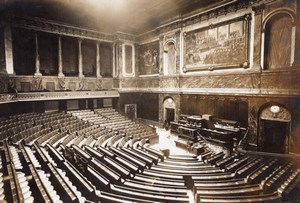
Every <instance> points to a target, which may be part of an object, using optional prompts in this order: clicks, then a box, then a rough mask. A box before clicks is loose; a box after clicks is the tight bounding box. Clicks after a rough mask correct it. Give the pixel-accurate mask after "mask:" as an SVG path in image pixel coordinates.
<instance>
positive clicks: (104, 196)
mask: <svg viewBox="0 0 300 203" xmlns="http://www.w3.org/2000/svg"><path fill="white" fill-rule="evenodd" d="M99 199H100V202H106V203H115V202H121V203H130V202H138V203H163V202H159V201H157V200H155V201H151V200H145V199H140V198H132V197H128V196H124V195H117V194H114V193H108V192H103V191H101V192H100V194H99Z"/></svg>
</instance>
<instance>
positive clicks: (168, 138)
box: [151, 127, 193, 155]
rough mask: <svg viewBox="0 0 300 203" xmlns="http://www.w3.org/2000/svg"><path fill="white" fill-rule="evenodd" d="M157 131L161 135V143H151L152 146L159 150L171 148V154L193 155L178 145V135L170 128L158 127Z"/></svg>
mask: <svg viewBox="0 0 300 203" xmlns="http://www.w3.org/2000/svg"><path fill="white" fill-rule="evenodd" d="M156 132H157V134H158V136H159V143H158V144H153V145H151V147H152V148H154V149H157V150H163V149H169V150H170V155H193V154H192V153H190V152H188V151H187V150H185V149H183V148H179V147H176V144H175V140H177V139H178V136H176V135H174V134H171V133H170V130H165V129H163V128H159V127H156Z"/></svg>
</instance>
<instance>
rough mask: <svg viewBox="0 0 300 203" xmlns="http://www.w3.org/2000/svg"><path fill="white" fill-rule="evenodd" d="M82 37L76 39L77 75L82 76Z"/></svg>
mask: <svg viewBox="0 0 300 203" xmlns="http://www.w3.org/2000/svg"><path fill="white" fill-rule="evenodd" d="M81 43H82V39H79V40H78V77H84V75H83V68H82V53H81Z"/></svg>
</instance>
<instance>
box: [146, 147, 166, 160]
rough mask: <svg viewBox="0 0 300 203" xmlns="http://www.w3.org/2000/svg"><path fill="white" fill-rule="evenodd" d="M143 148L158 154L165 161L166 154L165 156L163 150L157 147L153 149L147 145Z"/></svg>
mask: <svg viewBox="0 0 300 203" xmlns="http://www.w3.org/2000/svg"><path fill="white" fill-rule="evenodd" d="M143 149H145V150H146V151H148V152H150V153H152V154H154V155H156V156H158V157H159V158H160V160H161V161H164V158H165V156H164V153H163V152H161V151H158V150H155V149H153V148H151V147H145V146H143Z"/></svg>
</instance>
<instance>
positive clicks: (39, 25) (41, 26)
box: [11, 16, 114, 42]
mask: <svg viewBox="0 0 300 203" xmlns="http://www.w3.org/2000/svg"><path fill="white" fill-rule="evenodd" d="M11 21H12V22H11V24H12V26H14V27H20V28H25V29H30V30H35V31H42V32H47V33H53V34H58V35H64V36H71V37H77V38H82V39H91V40H100V41H107V42H113V40H114V36H113V35H110V34H106V33H102V32H98V31H94V30H88V29H84V28H80V27H75V26H71V25H67V24H63V23H57V22H54V21H50V20H46V19H41V18H27V17H19V16H15V17H13V18H12V20H11Z"/></svg>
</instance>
